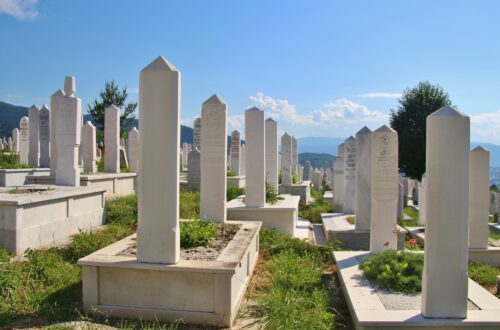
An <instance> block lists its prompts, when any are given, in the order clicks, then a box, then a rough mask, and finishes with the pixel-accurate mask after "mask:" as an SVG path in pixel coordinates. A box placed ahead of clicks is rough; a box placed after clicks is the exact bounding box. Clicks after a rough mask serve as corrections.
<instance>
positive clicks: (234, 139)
mask: <svg viewBox="0 0 500 330" xmlns="http://www.w3.org/2000/svg"><path fill="white" fill-rule="evenodd" d="M230 158H231V167H230V168H231V172H234V173H236V174H237V175H240V166H241V162H240V132H238V131H233V132H232V133H231V157H230Z"/></svg>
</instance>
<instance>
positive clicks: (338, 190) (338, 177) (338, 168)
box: [333, 156, 344, 212]
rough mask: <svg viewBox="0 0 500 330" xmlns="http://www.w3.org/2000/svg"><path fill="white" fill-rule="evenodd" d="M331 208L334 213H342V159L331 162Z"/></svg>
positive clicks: (338, 158)
mask: <svg viewBox="0 0 500 330" xmlns="http://www.w3.org/2000/svg"><path fill="white" fill-rule="evenodd" d="M333 206H334V209H335V211H337V212H343V211H344V158H342V157H338V156H337V158H335V160H334V161H333Z"/></svg>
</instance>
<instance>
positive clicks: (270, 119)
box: [266, 117, 276, 123]
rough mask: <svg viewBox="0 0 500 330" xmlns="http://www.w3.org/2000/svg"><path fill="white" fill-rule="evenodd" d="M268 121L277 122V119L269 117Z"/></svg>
mask: <svg viewBox="0 0 500 330" xmlns="http://www.w3.org/2000/svg"><path fill="white" fill-rule="evenodd" d="M266 121H267V122H272V123H276V120H274V119H272V118H271V117H269V118H267V119H266Z"/></svg>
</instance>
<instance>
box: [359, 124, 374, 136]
mask: <svg viewBox="0 0 500 330" xmlns="http://www.w3.org/2000/svg"><path fill="white" fill-rule="evenodd" d="M371 132H372V130H371V129H369V128H368V127H366V126H364V127H363V128H362V129H360V130H359V131H358V132H357V133H356V135H358V134H368V133H371Z"/></svg>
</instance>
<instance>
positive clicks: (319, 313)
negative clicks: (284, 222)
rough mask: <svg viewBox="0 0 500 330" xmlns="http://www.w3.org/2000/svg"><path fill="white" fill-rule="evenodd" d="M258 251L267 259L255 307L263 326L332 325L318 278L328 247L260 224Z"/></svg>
mask: <svg viewBox="0 0 500 330" xmlns="http://www.w3.org/2000/svg"><path fill="white" fill-rule="evenodd" d="M260 252H261V255H262V256H263V257H264V258H265V259H267V262H266V263H265V265H264V269H263V274H264V277H265V279H264V280H263V281H262V282H260V283H261V285H259V286H258V287H257V291H258V296H257V300H258V305H257V306H256V308H257V310H258V311H259V312H260V313H261V318H260V321H261V322H263V323H264V326H265V328H266V329H332V328H333V326H334V321H335V315H334V314H333V310H332V308H330V301H329V289H332V287H331V286H329V285H326V284H325V283H324V281H323V278H322V273H323V268H324V265H325V264H326V263H328V262H332V261H333V256H332V253H331V250H330V249H327V248H323V247H318V246H315V245H312V244H309V243H307V242H305V241H301V240H299V239H296V238H292V237H290V236H288V235H285V234H282V233H279V232H277V231H275V230H269V229H265V228H263V229H262V230H261V236H260Z"/></svg>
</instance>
